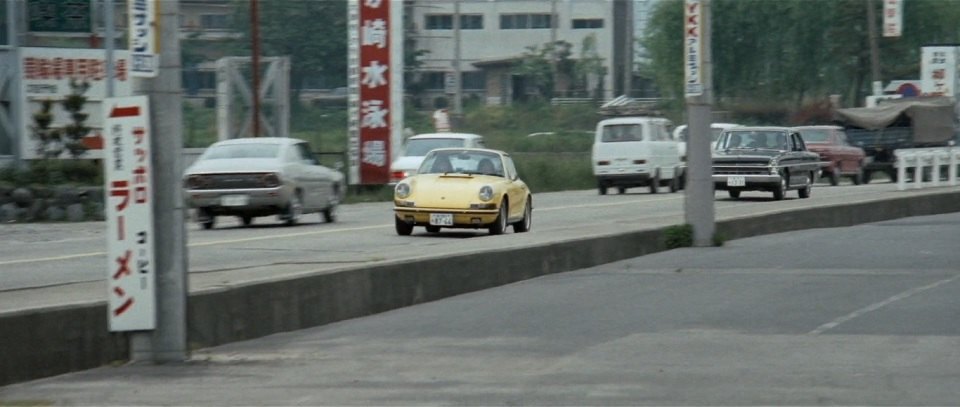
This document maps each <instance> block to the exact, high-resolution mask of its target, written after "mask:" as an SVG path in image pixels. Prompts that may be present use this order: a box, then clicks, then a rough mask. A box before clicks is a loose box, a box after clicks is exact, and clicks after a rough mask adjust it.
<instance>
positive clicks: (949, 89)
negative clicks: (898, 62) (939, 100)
mask: <svg viewBox="0 0 960 407" xmlns="http://www.w3.org/2000/svg"><path fill="white" fill-rule="evenodd" d="M920 56H921V58H922V60H921V61H920V92H921V93H922V94H923V95H924V96H948V97H960V88H958V85H960V84H958V82H960V78H958V75H960V71H958V70H957V64H960V47H956V46H925V47H923V48H922V49H921V53H920Z"/></svg>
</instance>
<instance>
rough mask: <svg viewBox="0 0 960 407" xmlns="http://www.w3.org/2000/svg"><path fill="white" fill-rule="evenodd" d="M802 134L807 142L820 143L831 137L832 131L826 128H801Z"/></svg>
mask: <svg viewBox="0 0 960 407" xmlns="http://www.w3.org/2000/svg"><path fill="white" fill-rule="evenodd" d="M800 136H801V137H803V141H805V142H807V143H811V142H812V143H819V142H824V141H827V140H828V139H829V138H830V132H829V131H826V130H800Z"/></svg>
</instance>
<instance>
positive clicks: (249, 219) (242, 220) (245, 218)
mask: <svg viewBox="0 0 960 407" xmlns="http://www.w3.org/2000/svg"><path fill="white" fill-rule="evenodd" d="M240 223H242V224H243V226H250V225H252V224H253V216H248V215H244V216H241V217H240Z"/></svg>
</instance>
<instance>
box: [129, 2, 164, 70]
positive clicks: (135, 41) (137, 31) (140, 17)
mask: <svg viewBox="0 0 960 407" xmlns="http://www.w3.org/2000/svg"><path fill="white" fill-rule="evenodd" d="M156 7H157V2H156V0H127V19H128V27H130V30H129V33H128V35H127V38H128V42H129V50H130V75H131V76H137V77H143V78H155V77H156V76H157V74H159V73H160V55H158V50H157V42H158V41H157V30H156V28H155V27H156V18H155V17H156V15H157V12H156Z"/></svg>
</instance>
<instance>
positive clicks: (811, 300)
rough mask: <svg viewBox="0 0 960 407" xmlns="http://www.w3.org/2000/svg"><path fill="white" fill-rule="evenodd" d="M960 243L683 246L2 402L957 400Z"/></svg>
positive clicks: (831, 233) (109, 373) (917, 221)
mask: <svg viewBox="0 0 960 407" xmlns="http://www.w3.org/2000/svg"><path fill="white" fill-rule="evenodd" d="M544 217H545V216H544ZM957 247H960V213H954V214H945V215H935V216H928V217H918V218H907V219H899V220H892V221H887V222H880V223H875V224H866V225H860V226H855V227H849V228H837V229H815V230H806V231H798V232H791V233H784V234H776V235H768V236H759V237H754V238H747V239H740V240H734V241H729V242H727V244H726V245H725V246H724V247H720V248H689V249H677V250H671V251H667V252H661V253H656V254H652V255H648V256H643V257H638V258H634V259H630V260H625V261H621V262H617V263H612V264H607V265H603V266H598V267H594V268H590V269H585V270H580V271H574V272H567V273H561V274H553V275H549V276H544V277H541V278H536V279H532V280H527V281H523V282H519V283H515V284H511V285H507V286H502V287H497V288H493V289H489V290H484V291H480V292H474V293H470V294H465V295H461V296H457V297H452V298H448V299H444V300H440V301H436V302H432V303H426V304H420V305H417V306H413V307H408V308H403V309H399V310H395V311H391V312H387V313H383V314H378V315H373V316H369V317H364V318H360V319H354V320H348V321H343V322H340V323H336V324H331V325H326V326H321V327H316V328H312V329H306V330H301V331H296V332H290V333H284V334H276V335H272V336H268V337H265V338H260V339H256V340H251V341H246V342H239V343H233V344H228V345H224V346H219V347H215V348H209V349H202V350H199V351H196V352H194V353H193V357H192V360H191V361H189V362H187V363H183V364H172V365H164V366H153V365H126V366H120V367H104V368H98V369H93V370H89V371H85V372H78V373H71V374H67V375H63V376H59V377H54V378H49V379H43V380H37V381H33V382H28V383H21V384H17V385H12V386H7V387H2V388H0V405H2V404H4V403H8V404H15V405H21V404H16V403H25V402H30V403H36V404H38V405H196V406H227V405H230V406H233V405H911V406H914V405H956V403H957V400H960V387H958V386H957V384H958V383H960V363H957V362H958V361H960V318H958V317H957V316H958V315H960V267H958V266H957V265H958V264H960V251H958V250H957Z"/></svg>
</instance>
